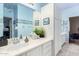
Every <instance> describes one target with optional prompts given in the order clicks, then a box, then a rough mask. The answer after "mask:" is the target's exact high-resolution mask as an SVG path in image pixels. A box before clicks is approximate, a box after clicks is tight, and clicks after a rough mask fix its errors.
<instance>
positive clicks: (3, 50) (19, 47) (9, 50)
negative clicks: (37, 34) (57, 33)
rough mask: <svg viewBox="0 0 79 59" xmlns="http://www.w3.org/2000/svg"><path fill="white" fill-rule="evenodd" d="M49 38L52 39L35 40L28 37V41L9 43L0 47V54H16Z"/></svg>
mask: <svg viewBox="0 0 79 59" xmlns="http://www.w3.org/2000/svg"><path fill="white" fill-rule="evenodd" d="M51 40H53V38H50V37H49V38H40V39H36V40H33V39H30V40H29V42H28V43H18V44H13V45H11V44H9V45H7V46H4V47H0V56H16V55H19V54H21V53H23V52H27V51H29V50H31V49H33V48H35V47H37V46H40V45H42V44H44V43H46V42H48V41H51Z"/></svg>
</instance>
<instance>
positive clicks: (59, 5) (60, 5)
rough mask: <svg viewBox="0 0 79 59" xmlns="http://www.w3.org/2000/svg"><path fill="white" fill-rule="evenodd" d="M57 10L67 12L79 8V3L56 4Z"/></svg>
mask: <svg viewBox="0 0 79 59" xmlns="http://www.w3.org/2000/svg"><path fill="white" fill-rule="evenodd" d="M55 4H56V6H57V8H59V9H60V10H65V9H68V8H71V7H74V6H79V3H55Z"/></svg>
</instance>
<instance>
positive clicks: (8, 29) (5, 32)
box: [3, 17, 12, 38]
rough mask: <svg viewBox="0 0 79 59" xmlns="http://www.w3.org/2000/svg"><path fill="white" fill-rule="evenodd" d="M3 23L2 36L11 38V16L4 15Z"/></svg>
mask: <svg viewBox="0 0 79 59" xmlns="http://www.w3.org/2000/svg"><path fill="white" fill-rule="evenodd" d="M3 24H4V30H3V36H4V37H6V38H11V37H12V18H9V17H4V19H3Z"/></svg>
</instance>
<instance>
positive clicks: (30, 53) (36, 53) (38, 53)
mask: <svg viewBox="0 0 79 59" xmlns="http://www.w3.org/2000/svg"><path fill="white" fill-rule="evenodd" d="M27 56H41V46H39V47H36V48H34V49H32V50H30V51H28V52H27Z"/></svg>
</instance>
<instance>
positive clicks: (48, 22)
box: [43, 17, 50, 25]
mask: <svg viewBox="0 0 79 59" xmlns="http://www.w3.org/2000/svg"><path fill="white" fill-rule="evenodd" d="M48 24H50V19H49V17H46V18H44V19H43V25H48Z"/></svg>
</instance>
